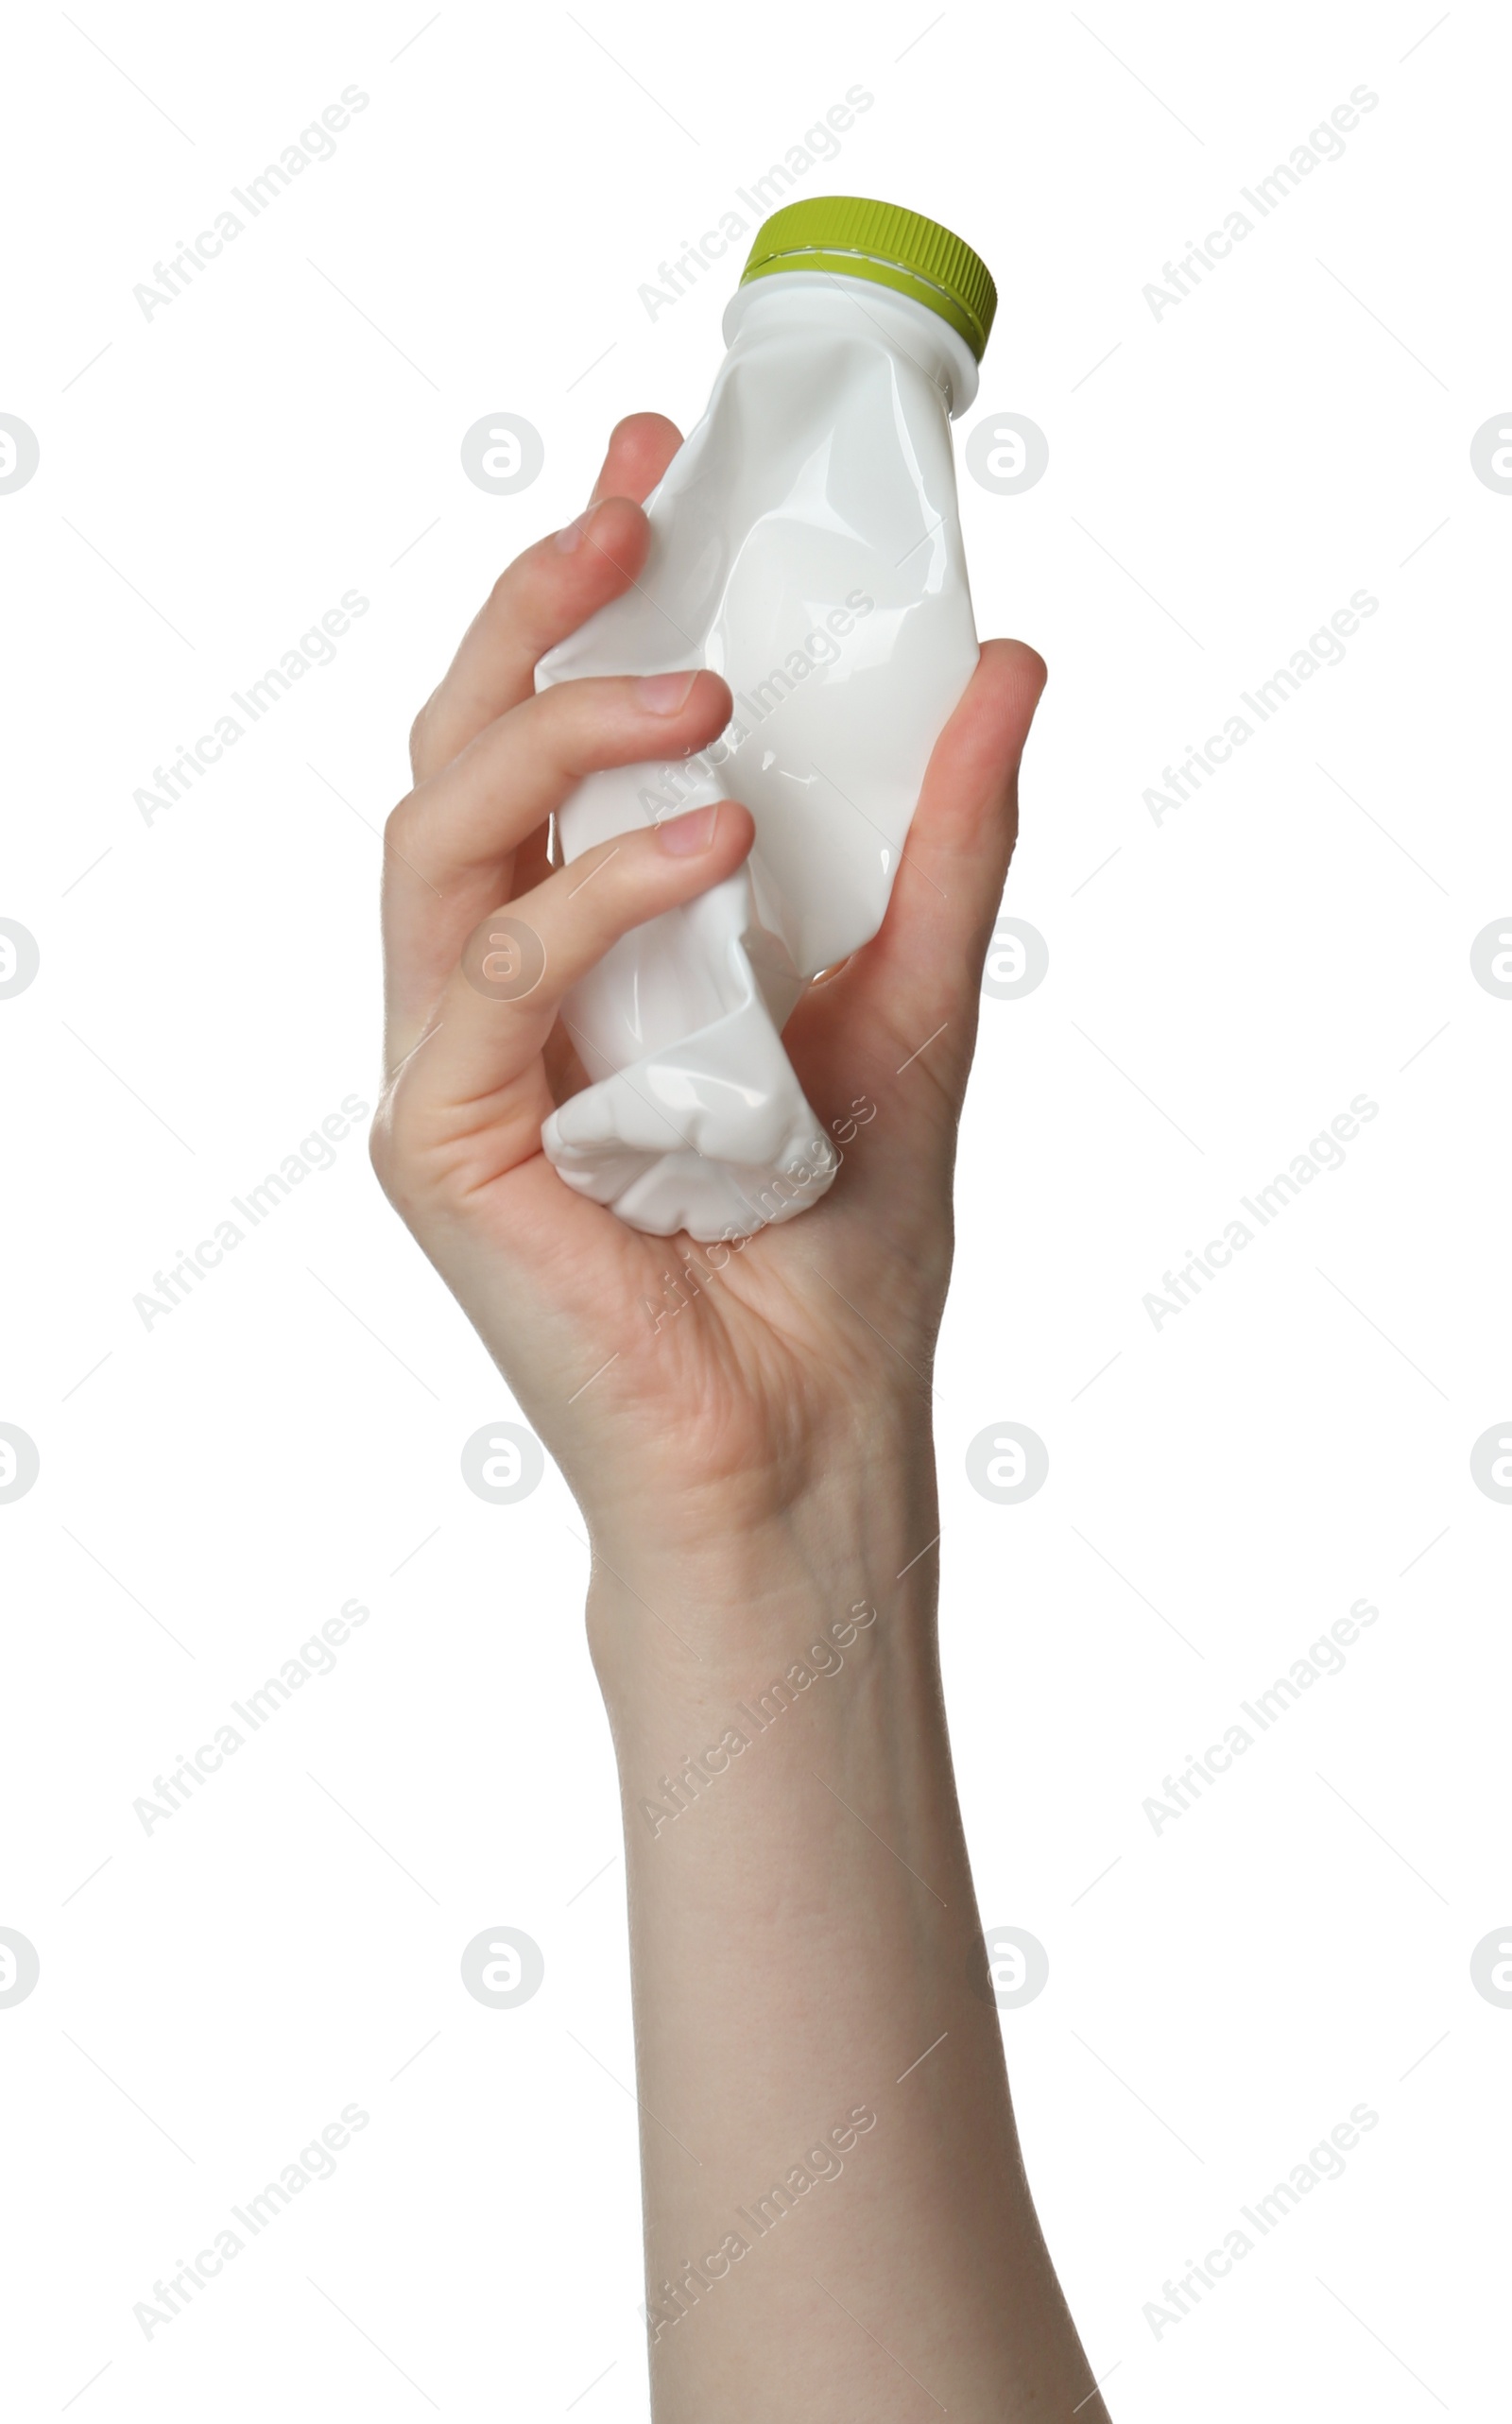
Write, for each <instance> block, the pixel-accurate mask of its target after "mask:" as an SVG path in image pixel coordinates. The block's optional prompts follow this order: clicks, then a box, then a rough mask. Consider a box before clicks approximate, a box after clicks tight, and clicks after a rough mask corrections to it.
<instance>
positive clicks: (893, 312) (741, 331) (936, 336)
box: [723, 269, 978, 421]
mask: <svg viewBox="0 0 1512 2424" xmlns="http://www.w3.org/2000/svg"><path fill="white" fill-rule="evenodd" d="M848 325H849V326H851V327H853V328H854V329H855V330H856V331H857V333H858V334H861V335H866V336H868V337H869V338H870V339H871V340H872V341H873V342H875V341H876V339H877V337H878V336H879V335H881V336H882V337H883V338H884V339H885V342H886V344H887V345H889V346H890V347H891V348H892V350H893V351H894V352H896V353H898V354H900V355H902V356H904V357H905V358H906V359H907V360H908V361H910V362H912V363H914V364H915V366H916V367H917V368H918V369H919V370H922V371H923V373H924V375H925V377H926V378H927V379H929V380H931V381H932V382H933V384H934V385H935V386H936V387H938V388H939V389H940V391H941V394H942V395H943V397H944V399H945V408H946V410H947V412H948V413H949V414H950V417H951V419H952V420H953V421H954V420H956V419H957V418H958V417H959V415H960V414H961V413H963V412H964V411H965V410H966V408H967V406H968V405H969V404H971V402H972V401H973V399H974V398H975V395H976V390H977V381H978V369H977V361H976V356H975V354H974V353H973V352H971V347H970V346H969V345H968V344H967V342H966V339H965V338H964V337H962V336H957V335H956V333H955V331H954V329H953V328H952V327H951V326H950V324H949V322H948V321H947V320H943V319H941V318H940V316H939V314H938V312H933V311H931V310H930V308H929V306H928V304H927V303H919V302H916V301H914V299H913V297H912V296H911V295H902V294H899V293H898V292H897V291H896V289H895V288H893V287H891V286H882V285H878V284H875V282H874V281H873V280H871V279H869V278H849V277H846V276H844V275H836V274H833V273H832V272H831V271H829V270H815V269H780V270H777V271H775V272H774V273H773V274H772V276H770V277H769V278H753V279H752V280H751V282H750V284H749V285H748V286H739V287H737V288H736V290H735V292H734V294H733V295H732V296H731V297H730V301H729V303H728V304H727V305H726V307H725V316H724V320H723V328H724V335H725V342H726V344H727V345H728V346H730V349H731V350H732V351H733V350H734V348H735V347H736V346H744V345H747V344H749V343H751V342H752V341H753V340H758V339H760V338H761V337H764V336H767V335H777V334H779V333H781V334H782V335H793V334H795V333H798V332H801V331H802V330H804V329H812V330H813V332H814V334H815V335H816V336H833V335H834V334H835V332H836V330H840V329H844V328H846V327H847V326H848Z"/></svg>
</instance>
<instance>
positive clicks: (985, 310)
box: [740, 194, 998, 362]
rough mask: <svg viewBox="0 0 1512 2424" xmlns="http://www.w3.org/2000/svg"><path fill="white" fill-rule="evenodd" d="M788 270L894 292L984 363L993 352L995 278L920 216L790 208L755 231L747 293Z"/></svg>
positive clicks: (889, 208) (845, 205) (802, 205)
mask: <svg viewBox="0 0 1512 2424" xmlns="http://www.w3.org/2000/svg"><path fill="white" fill-rule="evenodd" d="M783 269H816V270H822V271H824V272H826V273H833V274H834V275H837V276H840V277H845V278H869V279H870V280H871V282H872V284H874V285H878V286H891V287H893V288H894V289H895V290H896V292H897V293H899V294H900V295H912V297H913V299H914V301H916V302H919V303H927V304H928V306H929V308H930V310H931V311H934V312H938V314H939V316H940V318H941V319H943V320H948V321H949V322H950V325H951V327H952V328H954V331H955V333H956V335H957V336H963V337H964V338H965V339H966V342H967V344H968V345H969V346H970V347H971V352H973V353H974V354H975V356H976V358H977V360H978V361H979V362H980V360H981V358H982V356H983V354H984V353H985V352H986V351H987V340H988V335H989V333H990V331H991V327H992V315H993V313H994V312H995V311H996V310H997V307H998V290H997V288H996V286H995V285H994V284H993V283H992V275H991V272H990V270H989V269H988V266H987V264H986V262H985V261H983V260H981V259H979V257H978V256H977V254H976V253H974V252H973V251H972V250H971V246H970V245H969V244H963V243H962V242H961V239H960V237H959V236H958V235H952V233H951V232H950V230H949V228H948V227H940V226H938V225H937V224H936V221H935V220H934V219H926V218H921V217H920V216H919V213H918V212H917V211H903V210H900V209H899V208H898V207H897V205H896V203H893V202H867V201H861V200H859V199H857V198H856V197H854V196H853V195H847V194H816V195H815V196H814V198H812V200H809V201H802V202H789V203H788V205H787V207H786V209H785V210H782V211H774V213H773V214H772V216H771V217H770V218H769V219H766V220H765V221H764V222H763V224H762V226H761V227H759V228H758V229H757V231H756V241H755V243H754V244H753V245H752V246H751V249H750V258H749V260H748V261H747V264H746V266H745V268H744V270H743V271H742V273H741V280H740V283H741V284H742V285H743V286H744V285H747V284H749V282H750V281H751V279H752V278H770V277H772V276H774V275H775V274H776V273H777V272H778V271H779V270H783Z"/></svg>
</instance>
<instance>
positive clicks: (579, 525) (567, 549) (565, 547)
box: [557, 500, 602, 556]
mask: <svg viewBox="0 0 1512 2424" xmlns="http://www.w3.org/2000/svg"><path fill="white" fill-rule="evenodd" d="M600 502H602V500H600ZM597 511H598V507H597V506H596V505H590V506H587V507H584V509H583V511H582V512H581V513H580V514H579V515H578V517H577V519H576V522H569V523H568V524H567V526H566V528H565V529H564V530H558V533H557V544H558V547H559V548H560V549H561V552H562V554H563V555H564V556H570V555H571V554H572V552H573V549H574V548H575V547H579V546H581V544H582V540H583V533H584V531H585V530H586V529H587V528H588V525H589V524H590V523H591V522H592V521H593V516H594V514H595V513H596V512H597Z"/></svg>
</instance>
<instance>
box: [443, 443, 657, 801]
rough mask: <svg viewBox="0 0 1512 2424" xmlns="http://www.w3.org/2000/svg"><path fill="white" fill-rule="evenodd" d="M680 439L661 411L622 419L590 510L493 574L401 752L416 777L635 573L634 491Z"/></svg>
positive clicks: (522, 685)
mask: <svg viewBox="0 0 1512 2424" xmlns="http://www.w3.org/2000/svg"><path fill="white" fill-rule="evenodd" d="M681 443H682V439H681V438H680V436H679V432H678V429H677V427H676V425H675V424H674V423H673V422H672V421H666V420H664V419H663V418H662V415H661V414H660V413H655V412H641V413H632V414H631V415H630V417H629V419H628V420H627V421H620V422H619V424H618V425H617V427H616V428H615V429H614V431H613V432H612V434H611V436H610V441H609V451H608V453H607V454H606V456H605V457H604V465H603V469H602V470H601V472H600V473H599V475H598V478H597V480H596V481H595V483H594V486H593V496H592V498H591V499H590V501H589V506H588V510H587V511H586V512H585V513H582V514H579V515H578V517H577V520H576V522H572V523H569V524H567V526H566V528H565V529H562V530H558V531H557V532H555V533H554V534H553V535H552V536H551V537H550V538H546V539H541V540H538V541H537V542H536V544H535V545H534V546H533V547H527V548H526V549H525V551H524V555H522V556H517V557H516V558H515V560H514V562H513V563H512V564H510V565H509V566H508V568H507V571H505V572H503V573H501V574H500V576H499V578H498V579H497V580H496V581H495V583H494V585H493V588H492V590H491V592H490V594H489V596H488V598H487V599H486V600H485V602H484V604H483V606H482V607H481V608H480V609H479V610H478V612H477V613H476V614H475V615H474V616H473V618H472V622H471V623H470V624H469V626H468V628H467V630H466V631H465V632H464V634H463V636H462V644H461V645H460V647H459V648H458V649H457V652H456V654H455V657H454V658H453V660H452V662H451V664H450V666H449V667H448V669H447V671H446V673H445V674H444V675H443V676H442V678H441V679H440V681H439V682H438V685H437V687H436V689H435V690H434V691H433V692H432V694H431V696H430V697H429V698H428V699H427V700H426V702H425V704H424V706H423V707H422V708H421V711H420V713H419V714H418V715H417V716H416V718H415V722H414V726H413V728H412V730H411V732H410V737H409V754H410V763H411V765H413V767H414V770H415V779H416V781H417V782H424V781H425V780H426V778H427V777H428V776H430V775H433V774H438V773H439V771H440V769H441V767H442V766H445V765H450V764H451V762H452V760H453V759H454V758H455V757H457V756H459V755H460V753H461V751H462V750H463V749H465V748H466V747H467V745H468V743H469V742H470V741H472V740H473V739H475V738H476V736H477V734H478V733H479V732H481V731H483V730H484V728H485V727H486V726H487V725H490V724H492V723H494V722H495V721H496V720H497V718H498V717H499V716H501V715H503V714H505V713H507V711H508V709H509V708H511V707H517V706H518V705H519V704H520V701H521V700H522V699H523V698H528V697H529V696H530V693H531V691H532V690H533V689H534V687H535V670H536V665H537V663H538V662H539V660H540V659H541V657H543V656H544V655H545V653H546V650H547V649H548V648H553V647H555V646H556V645H557V643H558V640H565V639H566V638H567V636H568V634H569V633H570V632H573V631H576V629H577V627H578V626H579V624H582V623H586V622H587V620H588V618H589V616H590V615H591V614H593V613H596V612H597V610H598V609H599V608H600V607H601V606H607V605H608V603H609V601H610V598H613V597H618V596H619V595H620V594H621V593H622V592H623V591H624V590H625V589H626V588H627V586H628V585H629V583H630V582H631V581H632V580H633V579H634V578H635V576H636V575H637V574H638V573H639V572H640V569H641V566H642V565H643V564H644V561H645V554H646V549H647V547H648V545H649V543H650V531H649V528H648V525H647V524H646V520H645V516H644V514H643V513H642V512H641V511H640V510H639V506H640V501H641V499H642V498H643V497H644V496H647V495H649V493H650V491H651V490H652V489H653V488H655V486H656V484H657V482H658V480H659V479H660V478H661V477H662V473H663V472H664V471H665V470H666V467H667V465H668V463H669V462H670V461H671V460H672V457H673V456H674V455H675V454H676V453H677V451H678V448H679V446H680V445H681ZM590 523H591V524H592V527H590V526H589V524H590Z"/></svg>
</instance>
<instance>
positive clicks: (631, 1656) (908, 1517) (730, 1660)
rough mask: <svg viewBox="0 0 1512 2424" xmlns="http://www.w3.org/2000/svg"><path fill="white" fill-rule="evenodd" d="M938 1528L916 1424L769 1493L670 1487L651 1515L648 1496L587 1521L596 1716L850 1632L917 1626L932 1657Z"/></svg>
mask: <svg viewBox="0 0 1512 2424" xmlns="http://www.w3.org/2000/svg"><path fill="white" fill-rule="evenodd" d="M938 1535H939V1518H938V1508H937V1500H936V1489H935V1474H934V1461H933V1455H932V1453H931V1450H930V1447H929V1443H928V1441H927V1439H925V1440H923V1441H922V1442H921V1443H919V1446H918V1447H917V1448H916V1449H915V1451H914V1452H913V1453H909V1454H907V1455H905V1456H901V1457H897V1458H885V1459H880V1460H877V1459H872V1458H870V1457H867V1456H858V1457H857V1458H856V1459H855V1460H854V1461H853V1462H852V1463H851V1465H850V1466H849V1467H848V1466H847V1465H845V1464H843V1463H839V1462H836V1461H833V1460H827V1461H825V1462H823V1463H822V1464H820V1465H819V1466H818V1468H817V1477H816V1479H815V1480H814V1481H813V1482H811V1483H810V1484H809V1485H808V1486H807V1487H805V1488H804V1489H803V1490H802V1491H801V1492H800V1493H799V1494H798V1495H796V1496H794V1497H792V1498H789V1499H787V1500H785V1501H784V1502H782V1503H776V1504H773V1503H770V1502H768V1503H765V1504H763V1503H762V1500H761V1495H760V1493H759V1491H758V1490H756V1489H755V1488H742V1487H730V1486H726V1487H724V1489H723V1490H722V1491H721V1492H720V1493H716V1494H713V1495H711V1496H710V1497H708V1498H707V1499H705V1501H704V1502H703V1503H702V1504H698V1505H691V1504H689V1503H688V1501H687V1499H686V1498H685V1497H683V1498H679V1504H678V1507H677V1509H676V1513H675V1515H673V1516H671V1517H669V1519H668V1521H666V1522H665V1523H661V1522H659V1521H658V1520H657V1511H656V1509H655V1508H654V1507H652V1508H647V1509H646V1510H645V1513H644V1518H643V1519H642V1520H639V1521H636V1522H635V1523H634V1524H611V1523H606V1522H604V1521H593V1577H592V1581H591V1583H590V1588H589V1596H588V1611H587V1614H588V1640H589V1648H590V1651H591V1654H592V1656H593V1663H594V1667H595V1670H596V1672H597V1675H598V1678H599V1683H600V1685H601V1688H602V1690H603V1692H604V1696H605V1699H606V1701H607V1703H608V1704H609V1708H610V1716H611V1718H613V1717H614V1716H615V1714H616V1712H617V1711H625V1712H626V1713H627V1715H629V1714H633V1713H634V1712H635V1711H637V1710H638V1709H639V1708H641V1707H642V1706H645V1705H654V1704H660V1705H662V1706H663V1707H665V1706H669V1705H670V1706H672V1707H679V1706H681V1707H691V1708H696V1709H701V1708H703V1707H705V1706H706V1705H707V1706H712V1705H713V1702H714V1701H715V1700H716V1699H718V1698H719V1696H720V1695H721V1694H722V1695H723V1697H724V1699H725V1700H727V1701H728V1700H730V1698H732V1697H733V1698H740V1697H742V1696H744V1693H746V1691H747V1689H750V1688H760V1685H761V1683H762V1681H764V1680H765V1678H766V1676H768V1674H769V1673H782V1672H784V1671H785V1669H786V1667H787V1666H788V1665H789V1664H794V1663H800V1662H805V1663H806V1664H807V1665H808V1667H809V1669H810V1672H811V1673H812V1672H813V1671H814V1670H815V1663H816V1659H817V1660H818V1662H819V1665H820V1666H821V1667H822V1666H823V1665H824V1664H825V1663H827V1657H828V1653H833V1654H837V1655H839V1656H842V1657H843V1656H844V1655H845V1654H846V1653H847V1652H848V1651H849V1650H850V1649H851V1647H852V1646H853V1644H854V1643H855V1642H856V1640H857V1638H858V1636H871V1637H872V1638H873V1639H875V1638H877V1637H878V1636H879V1634H880V1635H882V1636H884V1637H885V1638H886V1640H887V1641H888V1642H889V1643H893V1644H895V1645H896V1646H895V1647H894V1648H893V1649H892V1650H890V1651H889V1653H888V1655H889V1656H895V1655H897V1649H898V1648H899V1647H901V1646H902V1643H903V1642H919V1643H922V1644H924V1645H926V1646H927V1649H928V1653H929V1657H930V1659H933V1648H934V1625H935V1607H936V1579H937V1573H938ZM846 1635H849V1636H850V1638H849V1640H847V1639H845V1638H843V1637H844V1636H846ZM811 1652H812V1653H814V1654H815V1656H814V1657H809V1656H807V1654H808V1653H811ZM774 1662H775V1663H774Z"/></svg>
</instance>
